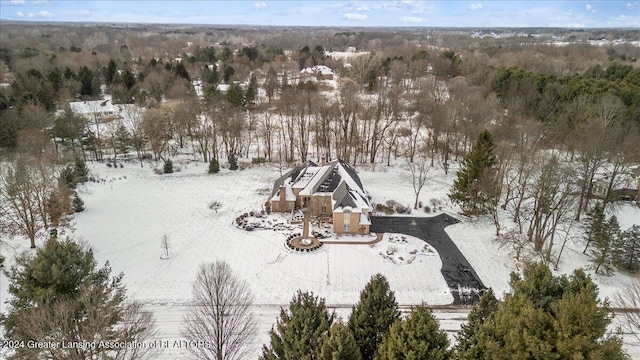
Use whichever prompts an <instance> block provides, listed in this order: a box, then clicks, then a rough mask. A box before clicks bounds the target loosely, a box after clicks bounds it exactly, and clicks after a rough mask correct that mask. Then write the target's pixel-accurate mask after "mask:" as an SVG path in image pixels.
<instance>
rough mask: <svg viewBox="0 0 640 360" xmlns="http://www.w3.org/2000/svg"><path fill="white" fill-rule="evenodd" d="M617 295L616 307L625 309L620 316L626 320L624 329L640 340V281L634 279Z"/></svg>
mask: <svg viewBox="0 0 640 360" xmlns="http://www.w3.org/2000/svg"><path fill="white" fill-rule="evenodd" d="M623 289H624V290H622V291H620V292H618V293H617V294H616V295H615V302H616V305H617V306H618V307H620V308H623V309H624V310H625V311H621V312H620V313H619V314H618V315H620V316H622V318H623V319H624V322H623V325H622V326H623V329H624V331H625V332H627V333H629V334H633V336H635V337H636V339H638V340H640V312H638V309H640V280H638V279H634V280H633V281H632V282H630V283H629V284H627V286H624V287H623Z"/></svg>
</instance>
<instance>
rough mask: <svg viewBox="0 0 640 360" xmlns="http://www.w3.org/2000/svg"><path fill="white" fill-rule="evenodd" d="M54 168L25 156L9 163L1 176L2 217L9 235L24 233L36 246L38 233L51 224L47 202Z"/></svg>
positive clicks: (51, 186) (0, 217)
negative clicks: (29, 160)
mask: <svg viewBox="0 0 640 360" xmlns="http://www.w3.org/2000/svg"><path fill="white" fill-rule="evenodd" d="M54 184H55V179H54V175H53V171H52V170H51V169H50V168H49V167H48V166H46V165H44V164H41V163H40V164H37V165H36V166H34V165H32V164H28V163H27V162H26V161H25V160H23V159H19V160H18V161H16V162H14V163H12V164H10V165H8V166H7V167H6V169H4V171H2V180H0V220H1V221H2V222H3V223H4V225H5V226H3V228H4V231H6V232H8V233H9V235H12V236H13V235H23V236H26V237H27V238H29V240H30V241H31V248H32V249H33V248H35V247H36V237H38V235H39V234H42V230H44V229H46V228H48V227H49V218H48V212H47V202H48V198H49V195H50V193H51V191H52V190H53V187H54Z"/></svg>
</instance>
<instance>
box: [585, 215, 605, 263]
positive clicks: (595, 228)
mask: <svg viewBox="0 0 640 360" xmlns="http://www.w3.org/2000/svg"><path fill="white" fill-rule="evenodd" d="M605 221H606V218H605V216H604V207H602V204H600V203H596V204H595V205H594V206H593V207H592V208H591V209H589V211H587V215H586V216H585V223H586V224H587V227H586V229H585V234H584V235H585V240H586V241H587V245H585V247H584V250H583V251H582V253H583V254H586V253H587V249H589V245H591V242H592V241H593V239H594V238H595V237H597V236H600V234H601V233H602V229H603V228H604V223H605Z"/></svg>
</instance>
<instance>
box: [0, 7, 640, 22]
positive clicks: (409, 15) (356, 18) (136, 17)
mask: <svg viewBox="0 0 640 360" xmlns="http://www.w3.org/2000/svg"><path fill="white" fill-rule="evenodd" d="M0 19H1V20H24V21H73V22H117V23H122V22H125V23H172V24H176V23H177V24H211V25H218V24H221V25H230V24H237V25H283V26H297V25H303V26H305V25H306V26H437V27H580V28H583V27H584V28H593V27H623V28H639V27H640V1H411V0H399V1H266V0H265V1H210V0H192V1H188V0H182V1H168V0H166V1H165V0H155V1H152V0H149V1H146V0H138V1H108V0H97V1H96V0H81V1H74V0H0Z"/></svg>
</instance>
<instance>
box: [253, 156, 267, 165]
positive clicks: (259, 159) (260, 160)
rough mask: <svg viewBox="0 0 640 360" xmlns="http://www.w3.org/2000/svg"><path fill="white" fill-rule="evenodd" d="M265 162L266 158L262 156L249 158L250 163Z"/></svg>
mask: <svg viewBox="0 0 640 360" xmlns="http://www.w3.org/2000/svg"><path fill="white" fill-rule="evenodd" d="M265 162H267V159H265V158H263V157H255V158H252V159H251V163H252V164H258V165H259V164H264V163H265Z"/></svg>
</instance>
